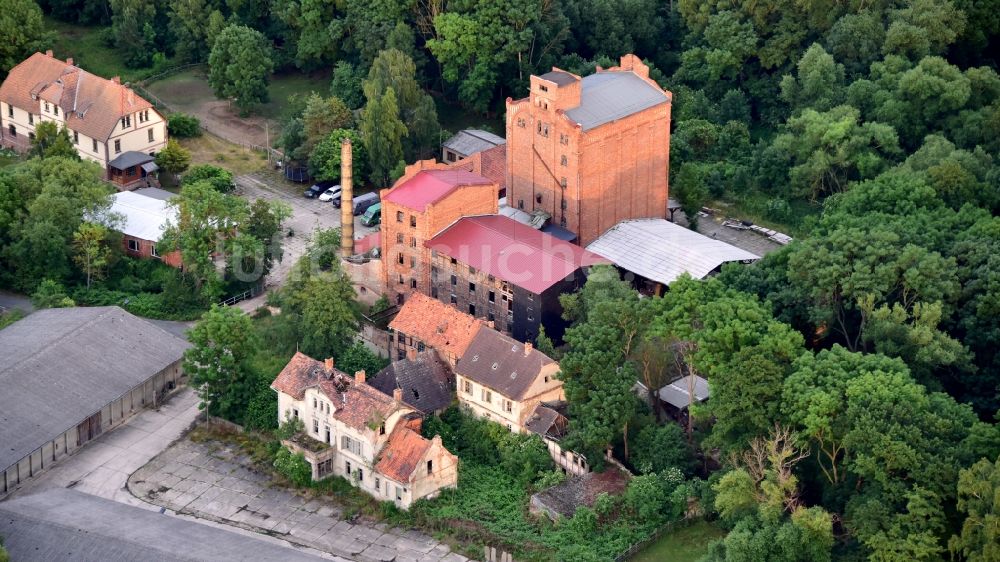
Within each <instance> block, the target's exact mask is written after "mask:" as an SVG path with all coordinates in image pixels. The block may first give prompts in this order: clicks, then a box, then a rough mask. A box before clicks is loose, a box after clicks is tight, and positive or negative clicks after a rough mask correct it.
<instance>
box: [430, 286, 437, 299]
mask: <svg viewBox="0 0 1000 562" xmlns="http://www.w3.org/2000/svg"><path fill="white" fill-rule="evenodd" d="M431 298H434V299H436V298H438V288H437V287H431Z"/></svg>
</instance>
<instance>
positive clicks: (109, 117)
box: [0, 51, 167, 189]
mask: <svg viewBox="0 0 1000 562" xmlns="http://www.w3.org/2000/svg"><path fill="white" fill-rule="evenodd" d="M45 121H52V122H55V123H56V124H57V125H58V126H59V128H63V127H65V128H66V129H67V130H68V131H69V134H70V138H71V139H72V140H73V143H74V145H75V146H76V150H77V152H78V153H79V154H80V158H82V159H84V160H90V161H91V162H96V163H98V164H100V165H101V167H102V168H105V169H106V170H107V174H108V175H107V179H108V180H109V181H111V182H113V183H115V184H116V185H117V186H118V187H119V189H134V188H136V187H146V186H147V184H152V183H154V182H153V176H152V174H154V173H155V171H156V164H155V163H153V159H154V156H155V155H156V153H158V152H159V151H160V150H162V149H163V147H165V146H166V144H167V123H166V120H165V119H164V118H163V115H162V114H161V113H160V112H159V111H157V110H156V108H154V107H153V105H152V104H151V103H149V102H148V101H147V100H145V99H143V98H142V97H140V96H139V95H138V94H136V93H135V92H134V91H133V90H132V89H131V88H129V87H128V85H127V84H122V83H121V80H119V78H118V77H117V76H115V77H113V78H111V79H105V78H102V77H100V76H95V75H93V74H91V73H89V72H87V71H85V70H83V69H82V68H80V67H79V66H76V65H74V64H73V59H67V60H65V61H64V60H60V59H57V58H55V57H53V56H52V51H46V52H45V53H35V54H33V55H31V56H30V57H28V58H27V59H25V60H24V61H22V62H21V63H20V64H18V65H17V66H15V67H14V68H12V69H10V73H9V74H8V75H7V79H6V80H4V82H3V84H2V85H0V144H2V145H3V146H5V147H8V148H13V149H15V150H19V151H25V150H27V149H28V148H30V146H31V139H32V138H34V135H35V127H36V126H37V125H38V124H40V123H42V122H45Z"/></svg>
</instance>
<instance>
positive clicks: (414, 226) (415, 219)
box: [410, 215, 417, 228]
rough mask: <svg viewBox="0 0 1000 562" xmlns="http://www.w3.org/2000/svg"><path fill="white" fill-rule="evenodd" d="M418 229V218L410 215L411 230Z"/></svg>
mask: <svg viewBox="0 0 1000 562" xmlns="http://www.w3.org/2000/svg"><path fill="white" fill-rule="evenodd" d="M416 227H417V217H415V216H413V215H410V228H416Z"/></svg>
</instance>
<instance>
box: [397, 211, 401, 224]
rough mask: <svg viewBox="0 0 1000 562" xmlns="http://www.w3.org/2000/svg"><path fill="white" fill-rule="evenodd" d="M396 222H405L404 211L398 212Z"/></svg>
mask: <svg viewBox="0 0 1000 562" xmlns="http://www.w3.org/2000/svg"><path fill="white" fill-rule="evenodd" d="M396 222H403V211H396Z"/></svg>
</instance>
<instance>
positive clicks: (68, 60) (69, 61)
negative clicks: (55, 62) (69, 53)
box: [66, 57, 73, 66]
mask: <svg viewBox="0 0 1000 562" xmlns="http://www.w3.org/2000/svg"><path fill="white" fill-rule="evenodd" d="M66 64H68V65H70V66H73V57H69V58H68V59H66Z"/></svg>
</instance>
